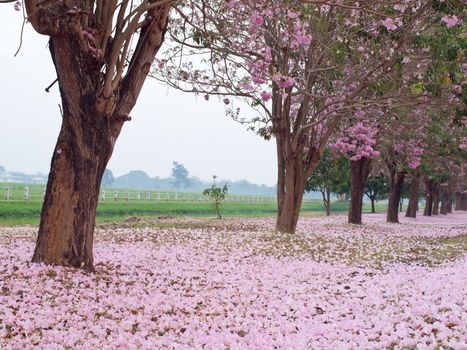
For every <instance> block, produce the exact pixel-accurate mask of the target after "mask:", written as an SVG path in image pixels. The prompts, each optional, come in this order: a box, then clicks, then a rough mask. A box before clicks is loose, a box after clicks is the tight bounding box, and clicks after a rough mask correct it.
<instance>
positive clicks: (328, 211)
mask: <svg viewBox="0 0 467 350" xmlns="http://www.w3.org/2000/svg"><path fill="white" fill-rule="evenodd" d="M321 195H322V196H323V205H324V210H325V211H326V216H330V215H331V202H330V195H329V189H327V188H325V189H322V190H321Z"/></svg>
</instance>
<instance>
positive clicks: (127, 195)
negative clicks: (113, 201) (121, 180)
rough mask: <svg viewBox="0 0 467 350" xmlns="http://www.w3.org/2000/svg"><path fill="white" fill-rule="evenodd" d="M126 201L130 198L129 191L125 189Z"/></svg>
mask: <svg viewBox="0 0 467 350" xmlns="http://www.w3.org/2000/svg"><path fill="white" fill-rule="evenodd" d="M125 199H126V201H127V202H128V201H129V200H130V192H128V191H126V197H125Z"/></svg>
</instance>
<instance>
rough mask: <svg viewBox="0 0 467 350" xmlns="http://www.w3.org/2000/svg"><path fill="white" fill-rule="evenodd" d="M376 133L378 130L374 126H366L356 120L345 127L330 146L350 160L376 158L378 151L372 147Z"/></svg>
mask: <svg viewBox="0 0 467 350" xmlns="http://www.w3.org/2000/svg"><path fill="white" fill-rule="evenodd" d="M377 133H378V130H377V129H376V128H374V127H370V126H366V125H365V124H364V123H363V122H358V123H357V124H355V125H353V126H351V127H349V128H348V129H345V130H344V132H343V135H342V137H340V138H339V139H338V141H336V142H335V143H334V144H332V145H331V148H332V149H334V150H335V151H336V152H338V153H340V154H343V155H345V156H346V157H348V158H349V159H350V160H352V161H357V160H360V159H362V158H364V157H365V158H377V157H379V152H378V151H376V150H375V149H374V146H375V144H376V140H375V138H376V134H377Z"/></svg>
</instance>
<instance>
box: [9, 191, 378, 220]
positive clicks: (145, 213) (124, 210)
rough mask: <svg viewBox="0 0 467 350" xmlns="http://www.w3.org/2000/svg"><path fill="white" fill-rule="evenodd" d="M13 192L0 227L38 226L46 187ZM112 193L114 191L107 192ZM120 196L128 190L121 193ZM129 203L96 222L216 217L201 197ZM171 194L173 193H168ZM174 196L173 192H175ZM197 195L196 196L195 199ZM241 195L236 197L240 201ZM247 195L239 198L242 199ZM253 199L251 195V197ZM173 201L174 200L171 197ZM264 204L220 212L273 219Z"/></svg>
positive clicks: (110, 202) (238, 204)
mask: <svg viewBox="0 0 467 350" xmlns="http://www.w3.org/2000/svg"><path fill="white" fill-rule="evenodd" d="M8 186H9V187H10V188H14V187H13V186H16V189H14V190H11V193H12V196H11V197H10V198H11V199H10V200H8V201H6V200H5V198H4V196H3V197H2V198H1V200H0V225H2V226H10V225H25V224H30V225H38V224H39V218H40V212H41V207H42V191H43V185H29V193H30V197H29V200H25V199H24V197H23V192H24V191H23V190H22V189H24V186H25V184H13V185H12V184H8ZM0 187H6V184H0ZM106 191H107V192H108V193H109V195H110V194H112V193H113V191H114V190H110V189H106ZM119 192H120V193H121V194H123V193H124V192H126V191H125V190H119ZM129 192H130V193H131V194H134V195H133V196H131V195H130V198H132V199H130V201H128V202H127V201H126V200H125V199H124V198H120V199H119V200H118V201H115V200H114V199H113V196H111V197H110V198H109V197H108V199H107V200H106V201H105V202H103V201H101V202H100V203H99V206H98V208H97V221H98V222H108V221H121V220H126V219H127V218H129V217H158V216H176V217H178V216H193V217H201V216H215V214H214V211H213V206H212V203H210V202H209V201H207V200H203V201H199V200H198V199H195V200H191V197H193V196H194V198H199V197H200V194H198V193H197V194H184V195H183V196H185V198H183V197H182V195H180V198H179V200H176V201H175V200H166V199H164V198H167V194H168V192H160V193H161V200H155V196H154V194H155V193H156V192H155V191H152V198H153V199H152V200H151V201H147V200H143V198H145V195H146V193H147V191H141V198H142V200H141V201H136V200H135V198H136V193H137V191H136V190H129ZM2 195H3V194H2ZM169 195H170V193H169ZM172 196H174V193H172ZM196 196H197V197H196ZM237 197H238V196H233V198H236V199H238V198H237ZM242 197H245V198H246V196H240V199H242ZM249 197H250V198H251V197H252V196H249ZM172 198H173V197H172ZM260 200H264V201H255V202H253V201H251V202H249V201H243V202H242V201H234V202H225V203H223V204H222V206H221V213H222V215H224V216H231V217H232V216H243V217H253V216H274V215H275V214H276V212H277V208H276V203H275V202H272V201H271V200H268V201H266V198H265V197H262V198H261V197H260ZM385 207H386V205H385V204H384V203H379V204H378V205H377V210H378V211H381V210H385ZM331 209H332V211H333V212H345V211H347V210H348V202H334V203H332V205H331ZM364 210H365V211H369V210H370V208H369V205H368V204H366V205H365V207H364ZM321 213H324V207H323V203H322V202H321V201H320V200H314V201H307V202H304V203H303V205H302V214H304V215H313V214H318V215H319V214H321Z"/></svg>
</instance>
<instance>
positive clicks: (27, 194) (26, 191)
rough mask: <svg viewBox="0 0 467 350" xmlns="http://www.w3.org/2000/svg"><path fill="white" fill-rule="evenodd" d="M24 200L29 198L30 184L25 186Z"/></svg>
mask: <svg viewBox="0 0 467 350" xmlns="http://www.w3.org/2000/svg"><path fill="white" fill-rule="evenodd" d="M24 200H25V201H28V200H29V187H28V186H26V187H25V188H24Z"/></svg>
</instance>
